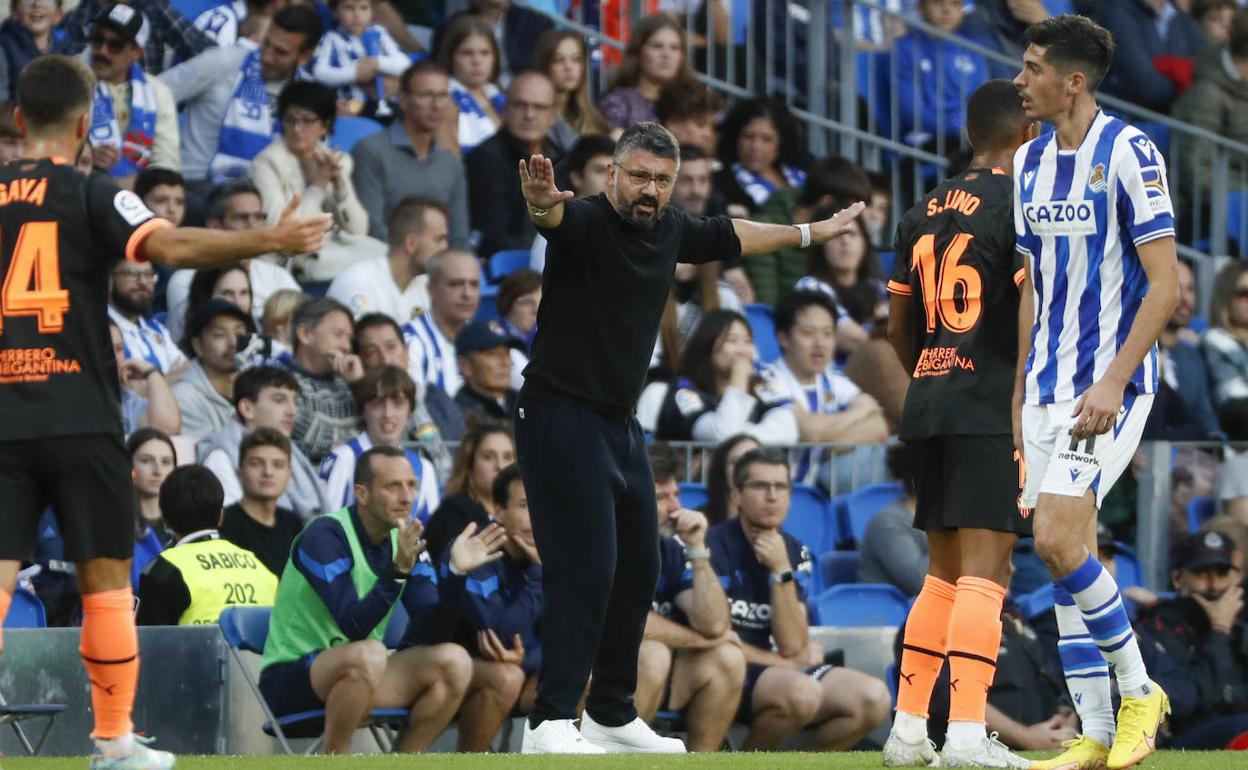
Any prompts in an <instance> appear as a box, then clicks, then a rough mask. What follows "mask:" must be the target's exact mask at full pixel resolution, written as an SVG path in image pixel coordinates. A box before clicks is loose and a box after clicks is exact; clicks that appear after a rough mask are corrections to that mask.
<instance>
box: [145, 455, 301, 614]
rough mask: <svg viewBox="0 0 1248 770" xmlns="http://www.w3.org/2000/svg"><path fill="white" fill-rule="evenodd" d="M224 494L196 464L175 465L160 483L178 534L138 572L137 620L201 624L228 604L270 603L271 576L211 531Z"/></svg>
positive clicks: (214, 529)
mask: <svg viewBox="0 0 1248 770" xmlns="http://www.w3.org/2000/svg"><path fill="white" fill-rule="evenodd" d="M224 497H225V494H224V492H223V491H222V490H221V482H219V481H217V477H216V476H214V475H213V473H212V471H210V470H208V469H207V468H204V467H203V466H201V465H185V466H183V467H181V468H177V469H175V470H174V471H173V473H171V474H169V477H168V478H167V479H165V483H164V484H163V485H161V488H160V510H161V513H162V514H163V515H164V518H165V523H166V524H167V525H168V526H169V528H170V529H171V530H173V531H174V532H175V533H176V534H177V536H178V537H179V540H178V541H177V545H175V546H173V547H172V548H168V549H166V550H165V551H163V552H162V553H161V554H160V556H159V557H158V558H156V559H155V560H153V561H152V562H151V564H149V565H148V567H147V569H146V570H145V571H144V572H143V577H142V579H141V580H140V581H139V609H138V614H137V616H136V620H137V622H138V624H139V625H141V626H173V625H179V626H181V625H206V624H210V623H216V622H217V617H218V616H219V615H220V614H221V611H222V610H224V609H225V608H226V607H229V606H233V605H248V606H261V607H269V606H272V604H273V598H274V596H275V595H276V594H277V576H275V575H274V574H273V573H272V572H270V571H269V569H268V568H267V567H265V566H264V564H263V563H261V561H260V559H259V558H257V557H256V555H255V554H254V553H252V552H251V551H248V550H246V549H245V548H240V547H238V546H236V545H234V544H233V543H231V542H229V541H228V540H222V539H221V536H220V535H219V534H218V533H217V527H219V526H220V525H221V504H222V501H223V500H224Z"/></svg>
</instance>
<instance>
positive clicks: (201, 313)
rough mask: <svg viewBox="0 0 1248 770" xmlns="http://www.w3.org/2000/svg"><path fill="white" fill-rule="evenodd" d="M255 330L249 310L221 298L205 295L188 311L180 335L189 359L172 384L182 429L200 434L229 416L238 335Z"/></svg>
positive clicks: (188, 433)
mask: <svg viewBox="0 0 1248 770" xmlns="http://www.w3.org/2000/svg"><path fill="white" fill-rule="evenodd" d="M255 331H256V324H255V322H254V321H252V320H251V316H250V315H248V314H247V313H245V312H244V311H242V310H241V309H239V307H238V306H237V305H234V304H232V303H230V302H227V301H226V300H223V299H214V300H210V301H209V302H208V303H207V304H204V305H201V306H199V307H198V308H196V309H195V312H194V313H192V315H191V318H190V320H189V321H188V322H187V327H186V340H185V341H184V345H185V346H186V347H187V348H188V352H190V354H191V365H190V367H189V368H188V369H187V372H186V374H185V375H183V376H182V378H181V379H179V380H178V381H177V382H176V383H174V385H173V396H174V398H176V399H177V401H178V409H179V410H181V412H182V434H183V435H186V436H190V437H191V438H194V439H201V438H204V437H205V436H207V435H208V434H209V433H213V432H214V431H218V430H220V429H221V428H223V427H225V424H226V423H227V422H229V421H230V418H231V417H233V416H234V405H233V404H232V403H230V399H232V398H233V397H234V378H235V377H237V376H238V351H239V339H240V338H243V339H246V338H247V337H248V336H249V335H251V334H254V333H255Z"/></svg>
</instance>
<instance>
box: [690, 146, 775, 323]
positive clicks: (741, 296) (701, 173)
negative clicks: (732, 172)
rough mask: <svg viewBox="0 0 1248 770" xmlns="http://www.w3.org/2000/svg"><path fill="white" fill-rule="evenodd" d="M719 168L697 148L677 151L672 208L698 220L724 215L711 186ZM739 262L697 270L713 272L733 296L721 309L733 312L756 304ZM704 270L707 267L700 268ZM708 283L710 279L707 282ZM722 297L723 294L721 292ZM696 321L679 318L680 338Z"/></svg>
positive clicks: (723, 204) (720, 199) (721, 200)
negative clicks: (676, 170)
mask: <svg viewBox="0 0 1248 770" xmlns="http://www.w3.org/2000/svg"><path fill="white" fill-rule="evenodd" d="M717 164H718V161H715V160H714V159H712V158H711V156H709V155H707V154H706V153H704V152H703V151H702V149H701V148H700V147H698V146H697V145H691V146H688V147H685V146H682V147H681V148H680V170H679V171H678V172H677V174H676V186H675V187H673V188H672V205H674V206H676V207H677V208H681V209H684V210H685V211H686V212H688V213H690V214H692V215H694V216H697V217H714V216H719V215H721V214H725V213H727V205H728V204H727V202H726V201H725V200H724V196H723V195H722V194H721V193H720V192H719V190H717V189H715V186H714V183H713V176H712V175H713V170H714V167H715V166H716V165H717ZM741 265H742V262H741V261H740V260H725V261H724V262H723V263H722V264H718V265H715V266H714V267H715V269H714V270H713V271H706V270H705V269H699V271H698V275H706V273H707V272H712V273H713V275H714V278H715V279H716V281H720V280H722V281H723V282H724V283H725V284H726V285H727V286H728V287H729V288H730V289H731V290H732V292H733V293H735V294H736V299H735V300H733V299H731V298H727V297H725V301H724V303H723V306H724V307H727V308H729V309H732V310H739V309H742V307H741V306H742V305H748V304H751V303H753V302H756V301H757V299H758V298H757V297H756V296H755V294H754V286H753V285H752V284H751V283H750V277H749V275H748V274H747V273H746V271H745V269H744V268H743V267H742V266H741ZM699 267H700V268H705V267H706V266H699ZM683 272H684V276H685V280H688V278H689V276H690V275H691V273H690V271H689V270H688V269H687V268H683ZM681 273H682V267H681V266H680V265H677V267H676V278H677V280H678V281H679V280H681ZM707 280H709V278H708V279H707ZM720 294H721V296H723V294H724V292H722V291H721V292H720ZM703 309H704V310H710V309H711V308H710V307H709V306H706V305H704V306H703ZM697 320H698V317H697V316H692V317H686V316H682V317H681V323H680V327H681V334H682V335H683V336H685V337H688V336H689V332H691V331H693V327H694V325H696V324H697Z"/></svg>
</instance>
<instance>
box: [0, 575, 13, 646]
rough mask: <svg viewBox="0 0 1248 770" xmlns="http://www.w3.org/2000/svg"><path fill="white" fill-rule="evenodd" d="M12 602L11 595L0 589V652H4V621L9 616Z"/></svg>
mask: <svg viewBox="0 0 1248 770" xmlns="http://www.w3.org/2000/svg"><path fill="white" fill-rule="evenodd" d="M12 601H13V594H11V593H9V592H8V591H6V590H4V589H3V588H0V652H4V636H3V634H4V631H3V626H4V619H5V618H7V617H8V616H9V604H10V603H11V602H12Z"/></svg>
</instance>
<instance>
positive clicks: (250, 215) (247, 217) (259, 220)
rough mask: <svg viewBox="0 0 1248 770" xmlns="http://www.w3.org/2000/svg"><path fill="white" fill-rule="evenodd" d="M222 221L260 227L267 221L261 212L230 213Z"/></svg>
mask: <svg viewBox="0 0 1248 770" xmlns="http://www.w3.org/2000/svg"><path fill="white" fill-rule="evenodd" d="M224 219H225V221H226V222H230V223H232V224H239V225H246V224H255V225H262V224H264V223H265V222H267V221H268V217H266V216H265V215H264V212H263V211H231V212H229V213H228V214H226V215H225V217H224Z"/></svg>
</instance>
